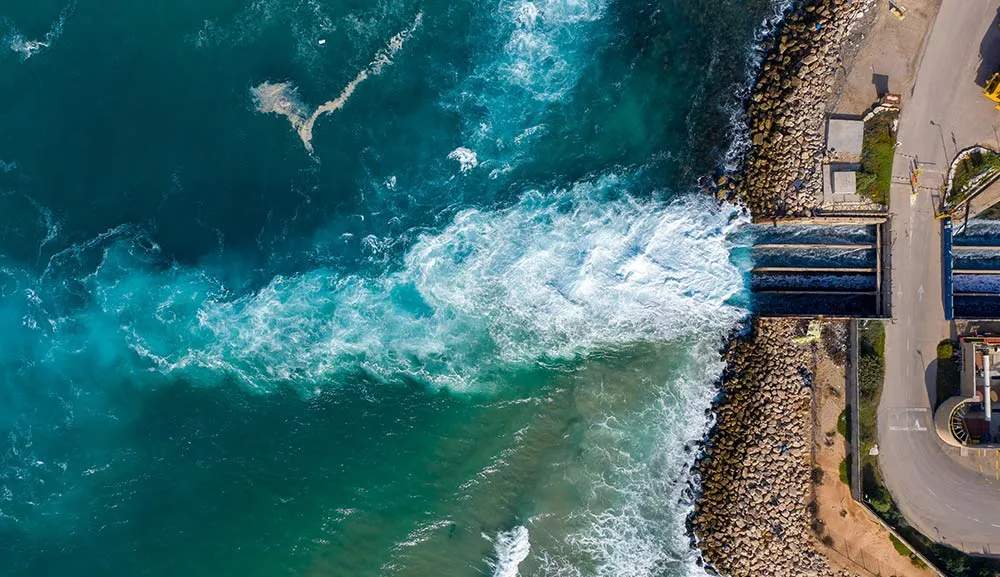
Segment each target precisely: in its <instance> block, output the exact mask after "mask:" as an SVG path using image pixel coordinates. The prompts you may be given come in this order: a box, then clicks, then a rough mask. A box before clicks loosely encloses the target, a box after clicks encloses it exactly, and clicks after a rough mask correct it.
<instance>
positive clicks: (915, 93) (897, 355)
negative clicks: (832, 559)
mask: <svg viewBox="0 0 1000 577" xmlns="http://www.w3.org/2000/svg"><path fill="white" fill-rule="evenodd" d="M998 9H1000V0H943V2H942V5H941V9H940V12H939V13H938V16H937V19H936V20H935V22H934V27H933V29H932V31H931V34H930V36H929V38H928V40H927V43H926V45H925V47H924V52H923V55H922V57H921V61H920V66H919V72H918V75H917V79H916V84H915V86H914V88H913V90H912V92H911V94H904V95H903V113H902V116H901V118H900V124H899V130H898V141H899V143H898V145H897V148H896V157H895V160H894V163H893V184H892V187H891V193H890V213H891V216H892V237H891V238H892V240H891V277H890V278H891V288H892V293H891V294H892V296H891V302H892V307H891V308H892V320H891V321H889V322H887V323H886V350H885V360H886V370H885V384H884V387H883V392H882V399H881V403H880V404H879V414H878V438H879V468H880V470H881V473H882V476H883V478H884V480H885V484H886V486H887V487H888V489H889V491H890V492H891V493H892V496H893V498H894V500H895V501H896V504H897V505H898V507H899V510H900V512H901V513H902V514H903V515H904V516H905V517H906V519H907V520H908V521H909V522H910V523H911V524H912V525H913V526H914V527H915V528H917V529H918V530H920V531H921V532H922V533H924V534H925V535H927V536H928V537H929V538H931V539H933V540H934V541H937V542H940V543H944V544H947V545H950V546H952V547H955V548H957V549H960V550H962V551H965V552H968V553H972V554H987V555H1000V482H996V481H994V479H993V477H992V476H991V474H992V473H993V471H989V470H987V471H986V472H985V473H984V472H983V471H982V462H977V459H979V460H982V459H983V458H984V457H983V454H984V453H983V449H976V448H965V447H956V446H952V445H949V444H947V443H945V442H944V441H943V440H942V439H941V437H939V435H938V434H937V432H936V430H935V426H934V414H933V410H934V403H935V399H936V369H937V367H936V359H937V355H936V349H937V345H938V343H939V342H941V341H942V340H943V339H949V338H955V337H956V336H957V335H958V329H957V328H956V325H955V324H954V322H951V321H948V320H946V306H948V305H946V301H945V292H944V291H945V285H944V280H945V277H944V274H943V269H942V227H943V224H942V221H941V220H938V219H937V218H936V213H935V210H934V207H935V206H937V205H938V203H939V202H940V198H939V197H938V195H939V194H940V191H941V190H942V189H943V185H944V180H945V179H946V178H947V176H946V174H947V171H948V167H949V165H950V162H951V160H952V159H953V158H955V156H956V155H957V154H958V152H959V151H960V150H962V149H964V148H967V147H970V146H973V145H976V144H980V143H992V144H993V146H996V144H997V142H996V141H997V127H998V125H1000V112H998V111H997V110H994V108H993V103H991V102H989V101H988V100H987V99H985V98H984V97H983V95H982V88H981V86H979V85H977V83H976V78H977V75H979V76H981V75H982V70H981V69H982V68H983V67H984V58H985V59H987V60H988V59H989V58H994V60H993V61H992V62H991V63H987V64H986V65H987V66H993V67H995V66H996V64H997V61H996V59H995V57H992V56H991V55H990V54H984V53H983V52H984V47H985V46H986V44H987V41H986V40H983V42H982V43H980V39H986V38H989V37H991V36H994V34H993V32H994V31H993V30H992V28H993V27H996V26H997V23H996V18H997V14H998ZM972 39H975V41H972ZM996 48H997V51H1000V47H996ZM998 56H1000V55H998ZM914 168H919V175H920V177H919V181H918V185H917V187H916V189H914V188H913V186H912V184H911V175H912V174H913V171H914ZM914 190H916V192H914ZM948 297H949V300H950V295H948ZM966 362H971V361H969V360H966ZM993 451H994V452H995V450H993ZM986 455H987V457H989V456H990V453H987V454H986ZM996 461H997V463H998V466H997V471H998V472H997V477H1000V453H998V454H997V455H996ZM987 464H988V465H989V464H990V463H987ZM990 467H992V465H990ZM986 473H989V474H986ZM998 480H1000V479H998Z"/></svg>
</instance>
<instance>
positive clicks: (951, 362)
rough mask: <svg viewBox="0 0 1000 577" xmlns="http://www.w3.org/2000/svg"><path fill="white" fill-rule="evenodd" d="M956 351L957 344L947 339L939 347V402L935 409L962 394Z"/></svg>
mask: <svg viewBox="0 0 1000 577" xmlns="http://www.w3.org/2000/svg"><path fill="white" fill-rule="evenodd" d="M955 351H956V347H955V343H953V342H952V341H950V340H947V339H946V340H943V341H941V342H940V343H939V344H938V346H937V381H936V382H937V395H936V397H937V402H936V404H935V405H934V408H937V407H938V406H940V405H941V403H943V402H944V401H946V400H948V399H950V398H951V397H954V396H955V395H958V394H959V393H960V388H961V386H962V382H961V374H960V373H959V370H958V359H956V358H955Z"/></svg>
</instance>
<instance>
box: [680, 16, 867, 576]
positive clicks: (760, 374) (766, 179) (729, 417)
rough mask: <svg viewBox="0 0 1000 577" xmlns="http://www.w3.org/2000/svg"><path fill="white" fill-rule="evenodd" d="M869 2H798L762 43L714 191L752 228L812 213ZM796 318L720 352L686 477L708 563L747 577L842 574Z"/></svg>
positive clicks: (737, 338)
mask: <svg viewBox="0 0 1000 577" xmlns="http://www.w3.org/2000/svg"><path fill="white" fill-rule="evenodd" d="M876 6H877V1H876V0H802V1H799V2H794V3H793V4H792V6H791V7H790V8H789V10H788V12H787V13H786V15H785V19H784V21H783V23H782V24H781V25H780V26H779V27H778V28H777V29H776V30H775V31H774V33H773V34H772V35H771V36H770V37H769V38H767V39H765V40H764V42H763V46H762V48H761V49H762V50H763V51H764V53H766V56H765V57H764V59H763V61H762V63H761V66H760V69H759V71H758V75H757V80H756V82H755V84H754V88H753V91H752V93H751V96H750V98H749V100H748V102H747V103H746V105H747V116H748V128H749V138H750V144H749V148H748V150H747V151H746V153H745V158H744V161H743V169H742V172H741V173H738V174H724V175H721V176H719V177H718V178H717V179H716V182H715V183H714V191H715V193H716V197H717V198H718V199H719V200H720V201H728V202H735V203H738V204H741V205H743V206H744V207H745V208H746V209H747V210H749V212H750V214H751V216H752V218H753V220H754V221H755V222H761V221H768V220H771V219H774V218H779V217H785V216H807V215H811V214H812V213H813V211H814V209H815V208H816V207H817V205H818V199H819V198H821V196H822V175H821V171H820V170H821V169H820V162H821V160H822V157H823V148H824V132H825V121H826V112H827V105H828V101H829V100H830V97H831V95H832V94H834V91H835V90H836V83H837V80H838V77H841V76H843V75H841V74H839V73H840V72H846V68H845V63H844V61H845V58H848V59H849V58H850V55H849V54H848V53H847V51H846V48H847V47H848V41H849V40H850V39H852V38H855V37H857V36H859V35H860V34H862V33H863V32H864V30H866V28H867V27H868V26H870V24H871V21H872V19H873V18H872V16H873V12H872V11H873V9H874V8H875V7H876ZM797 325H798V322H797V321H793V320H778V319H750V320H749V321H748V326H746V327H745V328H744V329H742V330H741V331H740V332H737V333H734V334H733V335H732V336H731V338H730V342H729V345H728V347H727V348H726V349H725V350H724V351H723V355H724V360H725V361H726V366H727V369H726V371H725V372H724V374H723V376H722V378H721V382H720V389H721V390H720V394H719V396H718V397H717V399H716V401H715V403H713V412H714V414H715V422H714V425H713V428H712V430H711V431H710V432H709V433H708V435H707V436H706V439H705V440H704V442H703V444H702V448H701V452H700V454H699V457H698V459H697V461H696V464H695V466H694V469H693V473H694V475H693V477H694V480H695V482H696V483H697V486H696V487H695V491H696V497H695V504H694V509H693V512H692V513H691V515H690V517H689V519H688V526H689V530H690V533H691V534H692V535H693V541H694V544H695V546H696V547H698V548H699V550H700V552H701V560H702V562H703V564H704V565H705V566H706V568H707V569H709V570H710V571H712V572H717V573H721V574H724V575H729V576H731V577H740V576H743V575H755V576H758V575H767V576H775V577H783V576H789V577H792V576H795V577H798V576H816V577H832V576H835V575H836V576H838V577H841V576H847V575H850V573H848V572H846V571H843V570H835V569H833V568H832V567H831V565H830V564H829V562H828V560H827V559H826V557H825V556H824V555H823V554H821V553H820V552H819V551H820V550H819V549H818V547H817V541H816V538H815V536H814V535H813V533H812V530H811V519H812V514H811V512H810V507H813V506H814V505H813V504H812V503H813V500H812V486H811V476H810V474H811V470H812V462H813V456H812V443H811V439H812V421H811V412H810V411H811V399H812V389H811V378H812V376H811V374H810V369H809V367H807V366H806V364H805V362H804V359H803V355H802V351H800V350H797V347H796V346H795V345H794V344H793V338H794V337H795V335H796V330H797Z"/></svg>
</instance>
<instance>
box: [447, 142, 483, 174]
mask: <svg viewBox="0 0 1000 577" xmlns="http://www.w3.org/2000/svg"><path fill="white" fill-rule="evenodd" d="M448 158H449V159H451V160H454V161H456V162H458V168H459V170H461V171H462V172H469V171H470V170H472V169H473V168H475V167H477V166H479V159H478V158H477V157H476V152H475V151H474V150H469V149H468V148H465V147H464V146H460V147H458V148H456V149H455V150H452V151H451V152H449V153H448Z"/></svg>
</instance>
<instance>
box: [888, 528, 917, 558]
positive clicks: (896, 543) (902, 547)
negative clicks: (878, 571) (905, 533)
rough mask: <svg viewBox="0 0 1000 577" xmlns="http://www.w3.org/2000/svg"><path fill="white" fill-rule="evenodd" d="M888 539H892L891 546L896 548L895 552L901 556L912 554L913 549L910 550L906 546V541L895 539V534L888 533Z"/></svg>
mask: <svg viewBox="0 0 1000 577" xmlns="http://www.w3.org/2000/svg"><path fill="white" fill-rule="evenodd" d="M889 540H890V541H892V548H893V549H895V550H896V553H899V554H900V555H902V556H903V557H909V556H910V555H913V551H910V548H909V547H907V546H906V543H903V542H902V541H900V540H899V539H897V538H896V536H895V535H893V534H891V533H890V534H889Z"/></svg>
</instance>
